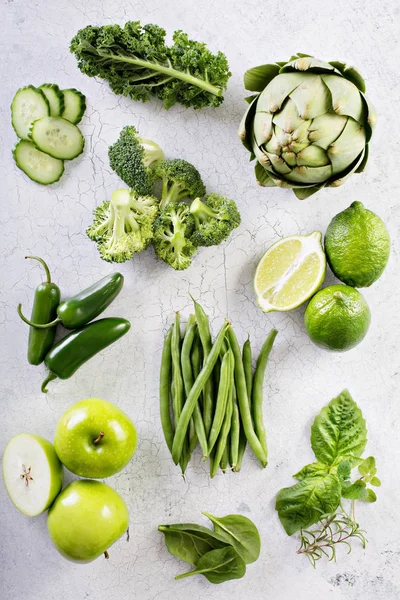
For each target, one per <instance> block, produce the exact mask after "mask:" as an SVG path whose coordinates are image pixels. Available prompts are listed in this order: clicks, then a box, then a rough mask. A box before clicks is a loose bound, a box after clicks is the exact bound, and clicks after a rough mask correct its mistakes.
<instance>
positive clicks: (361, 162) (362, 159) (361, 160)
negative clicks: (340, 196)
mask: <svg viewBox="0 0 400 600" xmlns="http://www.w3.org/2000/svg"><path fill="white" fill-rule="evenodd" d="M367 159H368V146H366V147H365V148H364V149H363V151H362V152H361V153H360V155H359V156H357V158H356V160H355V161H354V162H353V163H352V164H351V165H350V166H349V167H348V168H347V169H345V171H343V172H342V173H339V175H338V176H336V177H334V178H333V179H331V180H330V181H328V182H327V184H326V185H327V186H328V187H339V186H340V185H343V184H344V183H345V182H346V181H347V179H348V178H349V177H350V175H352V174H353V173H357V172H358V169H361V168H362V169H364V168H365V165H366V162H367Z"/></svg>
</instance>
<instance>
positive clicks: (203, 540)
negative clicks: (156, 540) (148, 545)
mask: <svg viewBox="0 0 400 600" xmlns="http://www.w3.org/2000/svg"><path fill="white" fill-rule="evenodd" d="M158 530H159V531H161V532H162V533H163V534H164V536H165V544H166V546H167V548H168V550H169V552H170V553H171V554H173V555H174V556H176V557H177V558H180V559H181V560H184V561H185V562H187V563H189V564H191V565H197V563H198V560H199V558H200V557H201V556H203V554H206V553H207V552H209V551H210V550H214V549H215V548H223V547H224V546H226V542H225V541H224V540H223V539H220V538H218V535H217V534H215V533H214V532H213V531H211V529H208V527H202V526H201V525H196V524H194V523H177V524H173V525H159V527H158Z"/></svg>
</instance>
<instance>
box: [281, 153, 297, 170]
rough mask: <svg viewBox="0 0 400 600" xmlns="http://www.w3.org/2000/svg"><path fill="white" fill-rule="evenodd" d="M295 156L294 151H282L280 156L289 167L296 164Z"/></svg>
mask: <svg viewBox="0 0 400 600" xmlns="http://www.w3.org/2000/svg"><path fill="white" fill-rule="evenodd" d="M296 156H297V155H296V154H295V153H294V152H282V158H283V160H284V161H285V163H286V164H287V165H289V167H296V166H297V159H296Z"/></svg>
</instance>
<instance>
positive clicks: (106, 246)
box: [86, 189, 158, 263]
mask: <svg viewBox="0 0 400 600" xmlns="http://www.w3.org/2000/svg"><path fill="white" fill-rule="evenodd" d="M157 213H158V200H157V198H155V197H154V196H138V195H136V194H135V193H134V192H133V191H132V190H131V191H129V190H125V189H124V190H117V191H115V192H114V193H113V194H112V197H111V201H110V202H103V204H101V205H100V206H99V207H97V208H96V209H95V210H94V213H93V215H94V220H93V224H92V225H91V226H90V227H89V228H88V229H87V231H86V233H87V235H88V237H89V238H90V239H91V240H94V241H96V242H97V248H98V250H99V253H100V256H101V258H102V259H103V260H106V261H108V262H117V263H122V262H125V261H127V260H129V259H131V258H132V256H133V255H134V254H135V252H141V251H142V250H144V249H145V248H146V247H147V246H148V244H149V242H150V241H151V239H152V237H153V224H154V221H155V219H156V216H157Z"/></svg>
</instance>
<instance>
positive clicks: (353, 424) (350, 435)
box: [311, 390, 367, 465]
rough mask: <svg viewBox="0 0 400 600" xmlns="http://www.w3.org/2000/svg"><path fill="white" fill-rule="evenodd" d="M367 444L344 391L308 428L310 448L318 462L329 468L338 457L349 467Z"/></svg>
mask: <svg viewBox="0 0 400 600" xmlns="http://www.w3.org/2000/svg"><path fill="white" fill-rule="evenodd" d="M366 443H367V429H366V425H365V420H364V418H363V416H362V412H361V410H360V409H359V408H358V406H357V404H356V403H355V402H354V400H353V399H352V397H351V396H350V393H349V392H348V390H344V391H343V392H342V393H341V394H340V395H339V396H338V397H337V398H334V399H333V400H331V402H330V403H329V404H328V406H325V407H324V408H323V409H322V410H321V412H320V414H319V415H318V416H317V417H316V418H315V421H314V423H313V425H312V427H311V446H312V449H313V450H314V454H315V456H316V458H317V460H318V461H319V462H322V463H325V464H327V465H332V464H333V463H334V462H335V459H337V458H338V457H340V458H341V460H348V461H349V462H350V463H352V461H353V459H354V457H358V456H360V455H361V454H362V453H363V451H364V448H365V445H366Z"/></svg>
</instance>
